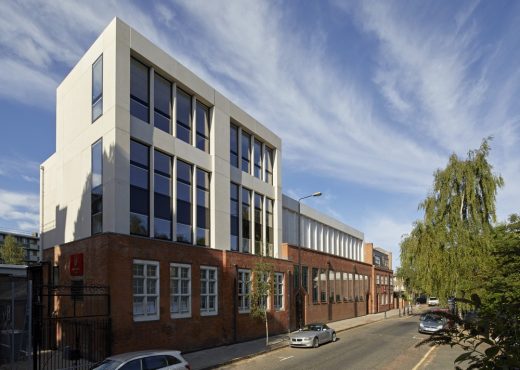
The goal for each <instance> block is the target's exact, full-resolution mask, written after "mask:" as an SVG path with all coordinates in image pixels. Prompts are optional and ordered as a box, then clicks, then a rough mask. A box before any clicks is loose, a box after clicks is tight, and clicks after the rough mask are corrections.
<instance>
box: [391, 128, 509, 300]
mask: <svg viewBox="0 0 520 370" xmlns="http://www.w3.org/2000/svg"><path fill="white" fill-rule="evenodd" d="M489 140H490V138H488V139H484V140H483V142H482V144H481V146H480V148H479V149H477V150H472V151H470V152H469V153H468V156H467V158H466V159H464V160H462V159H460V158H459V157H458V156H457V155H455V154H453V155H451V157H450V159H449V161H448V165H447V166H446V168H445V169H443V170H437V171H436V172H435V174H434V181H433V189H432V191H431V193H430V194H429V195H428V196H427V197H426V199H425V200H424V201H423V202H422V203H421V204H420V205H419V208H420V209H422V210H424V218H423V220H422V221H420V222H417V223H416V224H415V226H414V229H413V230H412V232H411V233H410V235H409V236H407V237H406V238H404V239H403V241H402V242H401V264H402V266H403V268H404V271H406V272H407V273H408V274H410V275H409V276H408V279H410V280H411V281H413V282H414V283H415V284H416V287H417V288H419V289H420V290H423V291H426V292H428V293H430V294H435V295H438V296H439V297H441V299H444V298H446V297H447V296H450V295H454V294H456V295H464V294H465V293H466V292H470V291H474V290H476V289H478V287H479V286H480V283H481V279H482V278H483V275H482V267H483V264H484V261H485V259H486V258H488V257H489V255H490V250H491V239H492V235H491V234H492V225H493V223H495V222H496V208H495V201H496V193H497V190H498V188H500V187H502V186H503V184H504V181H503V179H502V177H500V176H497V175H495V174H494V173H493V171H492V170H493V167H492V166H491V164H490V163H489V162H488V156H489V151H490V146H489Z"/></svg>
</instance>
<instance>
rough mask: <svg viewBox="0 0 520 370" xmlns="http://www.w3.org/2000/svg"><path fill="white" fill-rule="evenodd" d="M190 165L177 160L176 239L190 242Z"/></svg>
mask: <svg viewBox="0 0 520 370" xmlns="http://www.w3.org/2000/svg"><path fill="white" fill-rule="evenodd" d="M191 179H192V166H191V165H190V164H188V163H186V162H183V161H180V160H178V161H177V241H180V242H184V243H191V242H192V180H191Z"/></svg>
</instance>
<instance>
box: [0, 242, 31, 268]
mask: <svg viewBox="0 0 520 370" xmlns="http://www.w3.org/2000/svg"><path fill="white" fill-rule="evenodd" d="M0 259H2V260H3V261H4V262H5V263H8V264H12V265H23V264H24V262H25V250H24V248H23V247H22V245H21V244H20V243H18V242H17V241H16V239H15V238H14V236H12V235H7V236H6V238H5V239H4V245H3V246H2V248H0Z"/></svg>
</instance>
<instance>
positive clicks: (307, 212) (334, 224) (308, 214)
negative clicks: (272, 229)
mask: <svg viewBox="0 0 520 370" xmlns="http://www.w3.org/2000/svg"><path fill="white" fill-rule="evenodd" d="M282 209H283V211H282V213H283V233H282V241H283V242H284V243H288V244H291V245H298V202H297V201H296V200H294V199H292V198H289V197H288V196H286V195H284V196H283V205H282ZM363 239H364V234H363V233H362V232H360V231H358V230H356V229H354V228H352V227H350V226H348V225H345V224H343V223H341V222H339V221H338V220H335V219H332V218H330V217H328V216H326V215H323V214H321V213H319V212H318V211H316V210H315V209H312V208H310V207H308V206H306V205H304V204H302V205H301V215H300V243H301V246H302V247H304V248H308V249H311V250H315V251H319V252H324V253H329V254H332V255H335V256H339V257H344V258H349V259H352V260H355V261H361V262H365V261H363V253H362V252H363V250H362V249H363Z"/></svg>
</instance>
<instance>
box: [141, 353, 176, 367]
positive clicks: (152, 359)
mask: <svg viewBox="0 0 520 370" xmlns="http://www.w3.org/2000/svg"><path fill="white" fill-rule="evenodd" d="M142 360H143V370H159V369H170V367H169V366H168V362H167V361H166V357H164V355H153V356H147V357H143V358H142Z"/></svg>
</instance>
